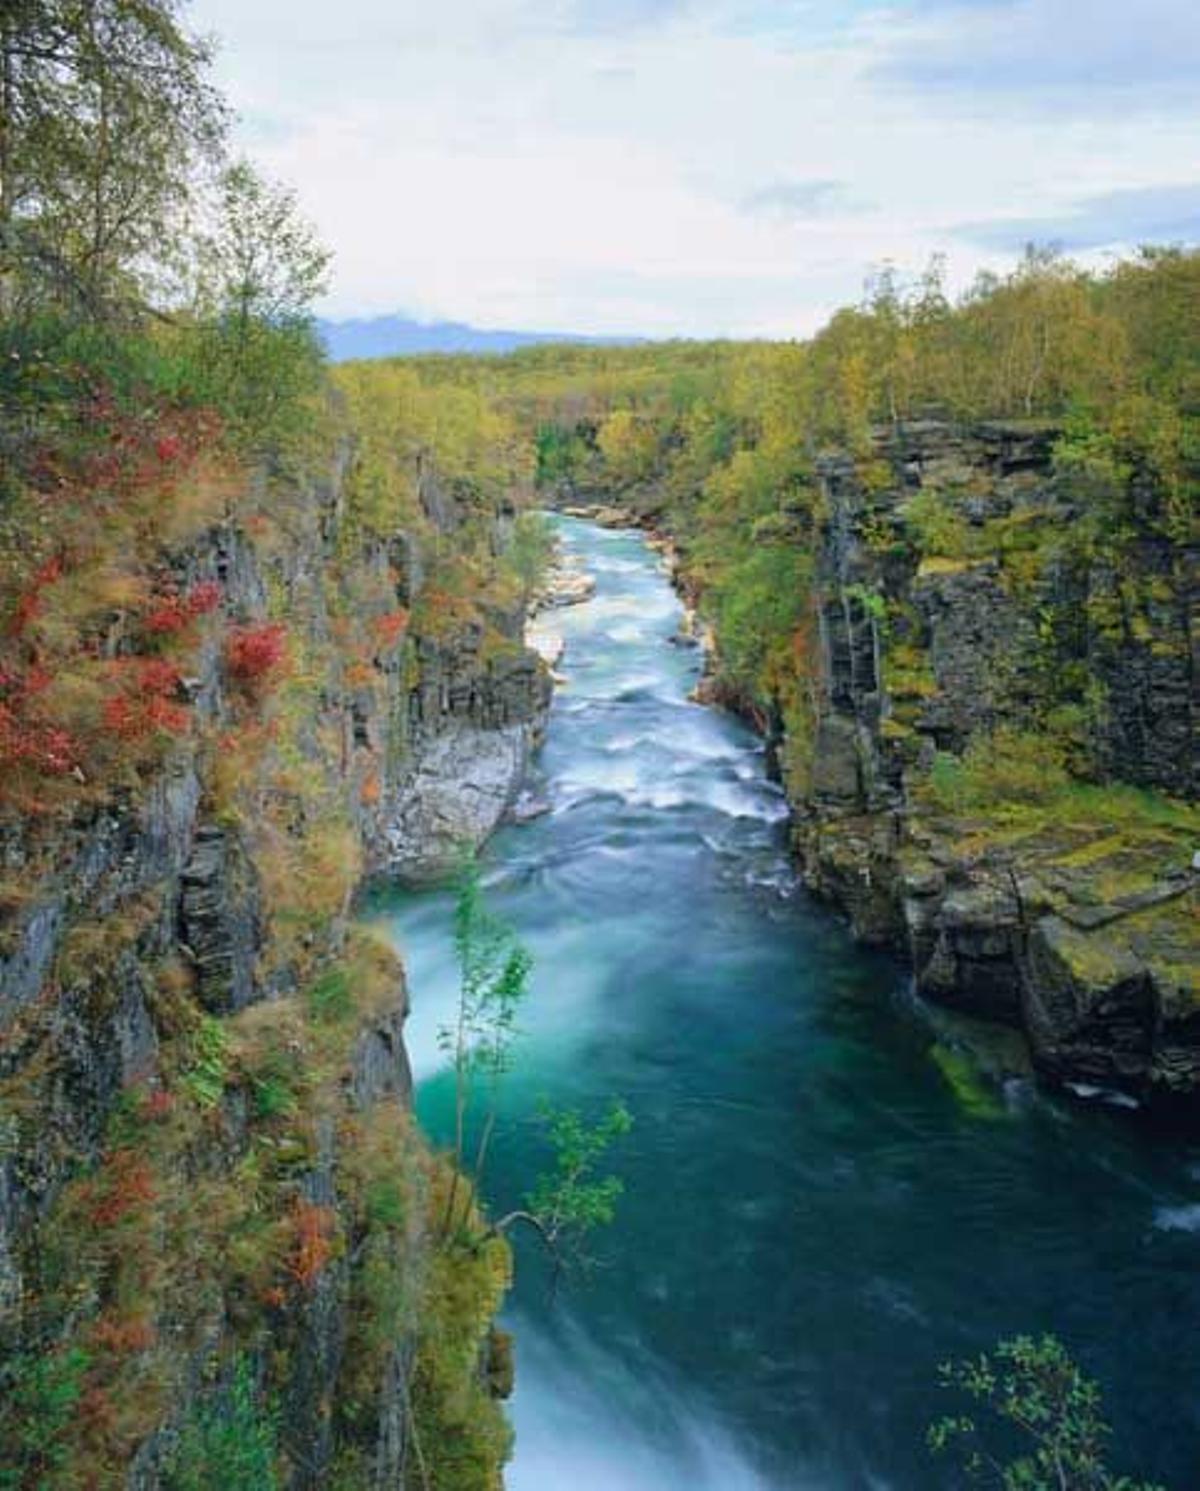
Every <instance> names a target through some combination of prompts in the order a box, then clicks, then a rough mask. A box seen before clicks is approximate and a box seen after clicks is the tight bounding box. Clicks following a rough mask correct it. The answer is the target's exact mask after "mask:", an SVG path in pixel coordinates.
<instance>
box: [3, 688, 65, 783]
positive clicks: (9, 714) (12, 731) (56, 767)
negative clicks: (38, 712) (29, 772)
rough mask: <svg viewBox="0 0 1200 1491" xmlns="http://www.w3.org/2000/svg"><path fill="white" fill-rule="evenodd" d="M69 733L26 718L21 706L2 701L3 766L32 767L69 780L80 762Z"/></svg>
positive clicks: (41, 721) (46, 773) (39, 771)
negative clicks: (66, 777) (6, 764)
mask: <svg viewBox="0 0 1200 1491" xmlns="http://www.w3.org/2000/svg"><path fill="white" fill-rule="evenodd" d="M78 754H79V752H78V744H77V742H76V741H75V740H74V739H73V738H72V736H71V734H70V732H69V731H68V730H64V729H63V728H62V727H61V726H60V725H53V724H50V723H49V722H47V721H45V720H39V719H37V718H29V717H27V716H25V715H24V714H23V713H22V711H21V709H20V707H19V706H18V705H14V704H10V703H7V702H5V701H0V765H3V764H4V763H6V762H7V763H8V764H9V765H10V766H28V767H31V768H32V769H33V770H34V771H36V772H38V773H40V774H41V775H43V776H49V777H62V776H66V775H67V773H68V772H70V771H71V770H72V769H73V768H74V766H75V765H76V762H77V759H78Z"/></svg>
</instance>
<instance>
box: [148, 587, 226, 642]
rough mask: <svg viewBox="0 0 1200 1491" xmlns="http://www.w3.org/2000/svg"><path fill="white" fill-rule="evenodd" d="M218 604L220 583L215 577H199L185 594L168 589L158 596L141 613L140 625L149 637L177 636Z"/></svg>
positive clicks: (219, 600)
mask: <svg viewBox="0 0 1200 1491" xmlns="http://www.w3.org/2000/svg"><path fill="white" fill-rule="evenodd" d="M220 603H221V587H220V585H218V584H217V582H216V581H215V580H201V581H200V583H199V584H198V585H193V586H192V588H191V590H189V591H188V593H187V594H186V595H180V594H179V593H178V592H177V591H174V590H169V591H166V592H164V593H163V594H162V595H159V596H157V597H156V598H155V599H154V600H153V601H152V602H151V606H150V609H149V610H148V611H147V612H145V613H144V615H143V616H142V626H143V628H144V629H145V630H146V631H147V632H149V633H150V634H151V635H152V636H157V637H170V636H176V635H178V634H179V633H180V632H184V631H186V630H187V629H188V627H189V626H191V624H192V622H193V621H195V620H196V619H197V618H198V617H200V616H207V615H209V614H210V613H211V612H212V611H215V610H216V609H217V607H218V606H219V605H220Z"/></svg>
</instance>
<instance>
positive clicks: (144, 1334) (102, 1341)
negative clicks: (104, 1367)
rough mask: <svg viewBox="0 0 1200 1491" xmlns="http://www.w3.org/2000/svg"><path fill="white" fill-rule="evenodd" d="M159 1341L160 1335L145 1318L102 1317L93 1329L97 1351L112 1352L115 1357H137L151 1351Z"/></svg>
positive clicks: (92, 1335)
mask: <svg viewBox="0 0 1200 1491" xmlns="http://www.w3.org/2000/svg"><path fill="white" fill-rule="evenodd" d="M157 1339H158V1333H157V1331H156V1330H155V1328H154V1325H153V1323H152V1322H151V1321H149V1320H147V1319H146V1318H145V1316H142V1315H135V1316H132V1317H124V1318H123V1317H121V1316H119V1315H114V1314H106V1315H102V1316H101V1317H100V1319H99V1320H97V1321H96V1323H95V1325H93V1326H92V1329H91V1341H92V1345H93V1347H94V1348H95V1349H96V1350H97V1351H105V1352H111V1353H112V1354H113V1355H114V1356H135V1355H137V1353H138V1352H141V1351H149V1350H150V1348H151V1347H152V1346H153V1345H154V1343H155V1341H156V1340H157Z"/></svg>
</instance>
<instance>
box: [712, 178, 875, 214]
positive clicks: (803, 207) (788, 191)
mask: <svg viewBox="0 0 1200 1491" xmlns="http://www.w3.org/2000/svg"><path fill="white" fill-rule="evenodd" d="M741 206H742V211H743V212H747V213H750V214H751V215H755V214H761V215H763V216H766V217H775V218H783V219H788V220H793V221H794V220H803V219H806V218H819V217H831V216H833V215H834V214H837V213H853V212H865V211H867V210H868V205H867V204H866V203H864V202H860V201H859V200H858V199H857V198H856V197H855V195H854V193H853V192H852V191H851V190H850V188H849V186H848V185H847V184H846V182H844V181H775V182H772V183H771V185H770V186H764V187H762V188H761V189H760V190H758V191H756V192H751V193H750V194H749V196H747V197H743V198H742V203H741Z"/></svg>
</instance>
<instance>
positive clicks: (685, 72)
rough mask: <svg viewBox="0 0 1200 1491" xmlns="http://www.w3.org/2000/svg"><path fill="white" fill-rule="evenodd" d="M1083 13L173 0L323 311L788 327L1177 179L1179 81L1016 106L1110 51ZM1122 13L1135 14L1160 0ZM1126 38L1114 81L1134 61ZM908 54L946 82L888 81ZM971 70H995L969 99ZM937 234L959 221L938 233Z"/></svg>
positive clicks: (867, 5)
mask: <svg viewBox="0 0 1200 1491" xmlns="http://www.w3.org/2000/svg"><path fill="white" fill-rule="evenodd" d="M1082 3H1083V0H1072V5H1067V4H1066V3H1065V0H979V3H976V4H974V5H971V6H968V5H963V4H951V3H949V0H438V3H437V4H435V5H429V4H424V3H419V0H339V3H338V4H337V6H335V7H331V6H329V5H328V4H327V3H323V0H255V3H254V4H253V5H248V4H246V0H193V3H192V6H191V14H192V16H193V18H194V20H195V22H196V24H197V25H199V26H201V27H211V28H213V29H214V30H216V31H218V32H221V33H224V35H225V38H226V41H225V46H224V48H223V50H222V53H221V56H220V63H219V65H220V72H221V81H222V83H223V84H224V86H225V87H226V88H227V89H228V91H229V93H230V94H231V96H232V98H233V101H234V103H235V105H236V107H238V108H239V109H240V110H241V112H242V117H243V121H244V122H243V125H242V127H241V131H240V143H241V144H242V145H243V146H245V147H248V148H251V149H252V150H253V151H254V152H255V154H256V155H257V156H258V157H259V158H260V159H261V161H262V163H263V165H264V167H265V168H266V169H267V170H268V171H270V172H271V173H272V174H273V175H275V176H278V177H281V178H283V179H285V180H287V181H290V182H293V183H294V184H295V185H296V187H297V189H298V191H299V194H300V198H301V201H302V203H303V206H304V209H305V211H306V213H307V214H308V215H309V216H310V217H311V218H312V219H313V220H314V221H315V223H316V224H317V226H318V228H319V230H320V232H321V234H322V236H323V237H324V238H325V240H326V241H327V242H328V243H329V245H330V246H331V248H333V250H334V251H335V255H336V258H335V263H334V281H333V289H332V293H331V295H330V297H329V299H328V300H327V302H326V303H325V304H324V305H323V307H322V310H323V312H324V313H325V314H327V315H331V316H355V315H358V316H362V315H378V314H384V313H395V312H397V311H401V310H403V311H405V312H407V313H408V314H410V315H415V316H418V317H420V318H422V319H429V320H457V321H470V322H472V323H473V324H475V325H478V326H491V327H496V326H512V327H518V328H519V327H530V326H533V327H537V328H539V329H540V328H544V329H547V330H562V331H574V332H597V333H603V332H614V333H622V334H626V333H629V334H636V333H652V334H687V335H698V336H702V335H705V334H707V333H710V332H713V331H722V332H729V333H745V334H763V333H773V334H780V335H794V334H801V333H804V332H806V331H810V330H813V329H815V327H816V326H817V325H819V324H820V322H821V321H822V320H824V319H825V318H826V317H827V316H828V315H829V313H830V312H831V311H832V310H834V309H835V308H836V307H837V305H838V304H841V303H844V302H846V301H848V300H851V301H852V300H854V299H856V298H857V297H858V295H859V293H860V292H861V288H862V283H863V279H864V276H865V275H866V274H867V272H868V270H869V267H870V266H871V265H872V264H876V263H879V262H880V261H882V260H892V261H894V262H895V263H897V264H898V265H901V266H919V265H921V264H923V263H925V262H926V261H927V260H928V257H929V255H930V254H931V253H932V252H934V251H936V250H938V249H944V248H945V247H946V246H947V244H948V242H951V241H954V242H957V244H958V245H959V252H958V253H956V254H955V256H954V258H953V259H952V260H951V264H950V273H951V279H952V282H953V283H956V284H968V283H969V282H970V280H971V278H972V276H973V275H974V274H975V272H976V270H978V269H979V268H985V267H986V268H993V269H1003V268H1004V267H1005V259H1004V258H1003V257H1002V255H1005V254H1007V252H1008V245H1009V244H1012V245H1013V246H1018V247H1019V244H1020V242H1021V241H1022V239H1023V237H1024V236H1028V235H1029V234H1030V232H1032V234H1033V236H1037V237H1042V236H1047V235H1050V234H1053V232H1054V231H1055V228H1056V227H1057V228H1058V229H1059V230H1060V236H1065V235H1066V234H1069V236H1070V237H1071V238H1072V241H1073V242H1074V241H1075V240H1076V239H1077V238H1078V237H1080V236H1089V235H1092V236H1094V235H1095V234H1096V233H1098V232H1099V227H1098V226H1097V223H1096V220H1095V217H1096V213H1101V214H1103V212H1104V210H1105V209H1104V204H1103V203H1102V202H1100V199H1101V198H1104V197H1105V196H1107V195H1111V194H1113V193H1114V189H1115V188H1116V187H1119V188H1120V189H1121V191H1150V189H1151V188H1156V189H1159V190H1161V189H1162V183H1172V182H1188V181H1191V180H1192V179H1193V178H1194V177H1195V176H1196V175H1197V168H1196V167H1197V163H1196V138H1197V128H1198V126H1200V96H1197V97H1193V98H1192V100H1191V113H1190V114H1189V113H1188V112H1187V111H1186V110H1184V109H1183V108H1181V107H1176V106H1175V105H1174V104H1173V105H1172V107H1171V108H1170V109H1164V110H1162V111H1160V112H1158V113H1154V112H1148V111H1147V110H1144V109H1134V108H1132V107H1131V108H1125V107H1123V106H1122V107H1119V108H1118V107H1114V106H1113V97H1112V95H1110V94H1101V95H1100V96H1099V97H1098V99H1097V100H1096V101H1092V102H1088V100H1087V97H1086V95H1087V90H1086V89H1083V88H1080V89H1079V90H1078V98H1077V105H1078V108H1079V109H1080V117H1078V118H1076V117H1066V116H1064V115H1063V113H1062V112H1061V111H1057V112H1056V111H1052V110H1050V109H1048V108H1045V107H1042V106H1041V105H1040V104H1039V103H1038V99H1040V98H1042V97H1043V96H1044V95H1045V94H1046V90H1047V89H1049V88H1050V84H1049V82H1048V81H1046V78H1045V77H1040V78H1039V76H1038V75H1037V66H1040V67H1042V69H1043V71H1045V70H1046V69H1049V68H1051V67H1053V68H1058V69H1059V70H1060V71H1061V69H1062V68H1067V69H1068V70H1069V68H1070V67H1071V66H1073V64H1071V63H1070V62H1069V58H1070V57H1071V55H1072V51H1071V48H1072V47H1075V48H1076V49H1080V48H1082V49H1084V50H1088V49H1090V51H1089V55H1093V54H1094V53H1095V52H1096V49H1097V48H1101V49H1103V47H1107V46H1108V45H1109V43H1108V42H1107V41H1106V40H1104V38H1100V39H1097V38H1096V37H1095V36H1094V35H1092V32H1094V31H1101V30H1103V28H1104V27H1105V26H1107V25H1108V24H1109V22H1108V20H1107V19H1106V18H1107V17H1108V16H1109V13H1110V7H1112V5H1113V3H1114V0H1090V4H1089V13H1088V15H1087V16H1086V17H1084V18H1083V19H1082V20H1081V19H1080V17H1079V15H1078V11H1079V9H1080V8H1081V6H1082ZM1189 3H1190V0H1189ZM1142 4H1143V10H1142V11H1141V12H1140V13H1139V16H1138V17H1137V21H1136V25H1137V26H1141V25H1143V24H1144V21H1143V17H1145V16H1146V15H1147V14H1149V15H1150V17H1151V24H1154V23H1155V18H1156V17H1157V18H1159V19H1161V16H1162V14H1163V13H1164V7H1166V6H1167V0H1142ZM1071 8H1074V10H1075V11H1076V12H1077V14H1076V15H1075V17H1074V18H1073V22H1072V27H1071V28H1068V26H1067V22H1066V19H1065V16H1066V12H1067V11H1068V10H1069V9H1071ZM1174 9H1175V10H1176V11H1177V9H1178V7H1177V6H1176V7H1175V8H1174ZM1093 10H1094V16H1093ZM1034 12H1036V13H1037V16H1038V19H1037V20H1036V21H1035V20H1034V19H1031V16H1032V15H1033V13H1034ZM1188 15H1189V17H1190V12H1188ZM1094 17H1098V18H1099V19H1094ZM1002 21H1006V22H1008V21H1010V22H1011V27H1009V29H1007V30H1006V29H1005V27H1004V26H1003V25H1001V22H1002ZM989 28H990V29H989ZM1047 28H1049V29H1047ZM1121 28H1122V29H1121V33H1120V34H1121V35H1122V36H1123V37H1126V38H1128V37H1129V33H1130V31H1131V30H1133V29H1136V27H1135V26H1134V24H1133V23H1132V22H1127V21H1124V20H1123V21H1121ZM1070 29H1073V31H1074V37H1073V39H1070V40H1069V42H1068V31H1069V30H1070ZM1010 32H1011V34H1010ZM1184 40H1185V41H1186V37H1185V38H1184ZM1135 42H1136V38H1134V39H1132V40H1129V42H1128V46H1129V56H1130V58H1131V63H1130V68H1131V72H1130V77H1131V79H1132V78H1136V77H1139V76H1140V77H1143V78H1144V76H1145V75H1146V71H1147V68H1148V67H1149V62H1148V61H1147V58H1146V57H1145V56H1144V55H1143V54H1142V53H1139V52H1138V51H1137V50H1136V45H1135ZM1051 43H1053V46H1052V45H1051ZM1137 44H1138V45H1142V44H1143V43H1137ZM1159 45H1160V43H1159V42H1157V41H1153V40H1145V41H1144V46H1145V47H1156V46H1159ZM980 46H983V51H982V52H977V54H976V53H973V52H972V48H973V47H974V48H978V47H980ZM1055 48H1057V50H1054V49H1055ZM1039 49H1040V51H1039ZM1176 50H1177V52H1178V53H1179V54H1180V55H1183V54H1184V51H1185V48H1184V45H1183V42H1179V43H1178V46H1177V48H1176ZM1039 55H1041V61H1040V62H1038V57H1039ZM1139 58H1140V60H1139ZM981 59H982V60H981ZM1064 59H1067V60H1064ZM1168 60H1169V59H1168ZM1160 62H1161V59H1160ZM918 64H921V65H924V66H927V67H931V68H935V69H939V70H940V75H941V76H942V78H943V82H942V83H940V84H938V85H937V86H930V87H924V88H916V87H914V86H912V85H911V82H910V81H908V80H907V79H908V74H907V73H906V72H905V69H911V68H913V67H916V66H917V65H918ZM1035 64H1036V65H1037V66H1035ZM993 65H994V66H995V68H997V69H998V70H999V73H1002V74H1003V77H1001V76H999V75H997V76H996V77H993V78H991V79H990V81H989V80H986V79H985V80H984V81H983V82H981V83H980V84H979V86H978V87H974V86H972V84H971V81H970V80H971V77H972V76H973V74H972V72H971V69H972V68H983V69H984V70H985V71H986V70H987V68H989V67H991V66H993ZM1156 65H1157V64H1156ZM1112 66H1113V67H1114V68H1115V67H1116V63H1115V62H1114V63H1113V64H1112ZM956 68H957V69H958V71H957V72H955V71H954V70H955V69H956ZM889 69H891V71H890V72H889ZM1023 69H1024V70H1025V71H1026V72H1027V73H1028V74H1029V76H1030V77H1031V78H1034V79H1035V80H1034V81H1033V82H1032V83H1031V84H1030V87H1029V89H1028V90H1026V91H1022V85H1021V83H1020V78H1021V73H1022V70H1023ZM964 70H965V71H964ZM1115 75H1116V74H1115V73H1114V76H1115ZM956 79H957V81H956ZM1055 86H1056V87H1058V86H1060V85H1058V84H1056V85H1055ZM1130 86H1131V87H1133V86H1134V85H1133V84H1132V83H1131V85H1130ZM1051 91H1053V90H1052V89H1051ZM1145 91H1146V90H1145V88H1144V85H1143V92H1145ZM980 99H986V101H987V107H986V108H983V107H981V106H980V104H979V100H980ZM1089 110H1090V112H1087V111H1089ZM947 111H950V112H951V113H952V114H953V119H952V121H951V122H948V119H947ZM1098 202H1100V205H1099V206H1098V207H1097V206H1096V205H1095V204H1096V203H1098ZM1089 204H1091V205H1090V206H1089ZM1176 205H1177V204H1176ZM1135 207H1137V208H1138V209H1139V210H1143V213H1144V214H1145V213H1149V212H1150V209H1151V207H1153V216H1154V219H1155V223H1154V224H1152V225H1151V226H1156V225H1166V226H1169V225H1170V224H1171V223H1174V222H1177V221H1179V220H1180V212H1179V211H1177V210H1176V207H1171V208H1170V210H1169V211H1168V210H1166V206H1164V203H1163V202H1162V201H1159V202H1158V203H1157V204H1155V203H1153V202H1152V201H1149V200H1148V199H1147V200H1142V201H1140V202H1130V201H1126V202H1124V203H1122V202H1121V201H1117V202H1116V203H1115V204H1113V203H1110V204H1108V217H1109V219H1110V220H1112V221H1115V220H1116V215H1117V213H1118V210H1122V211H1124V212H1125V213H1126V214H1130V213H1132V212H1133V210H1134V208H1135ZM1085 208H1087V209H1088V211H1085V210H1084V209H1085ZM1089 212H1090V213H1091V214H1092V215H1091V216H1089V215H1088V213H1089ZM1123 220H1124V219H1122V221H1123ZM948 223H951V224H961V225H964V226H963V227H962V228H961V229H959V230H955V234H956V236H955V237H954V238H953V239H952V237H951V233H950V231H949V230H948V229H947V227H946V225H947V224H948ZM1031 225H1032V226H1031ZM1134 226H1137V225H1134ZM1110 231H1114V230H1112V229H1110V228H1107V227H1106V228H1105V234H1107V233H1108V232H1110ZM1128 231H1129V234H1130V236H1135V237H1142V236H1156V237H1157V236H1160V234H1159V233H1158V232H1155V233H1153V234H1151V233H1149V232H1148V231H1146V232H1141V231H1139V232H1137V233H1136V234H1135V233H1134V231H1133V227H1131V228H1130V229H1129V230H1128ZM1172 236H1175V235H1172Z"/></svg>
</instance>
